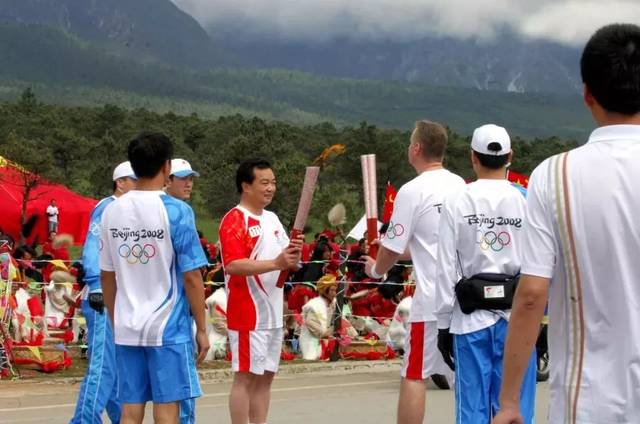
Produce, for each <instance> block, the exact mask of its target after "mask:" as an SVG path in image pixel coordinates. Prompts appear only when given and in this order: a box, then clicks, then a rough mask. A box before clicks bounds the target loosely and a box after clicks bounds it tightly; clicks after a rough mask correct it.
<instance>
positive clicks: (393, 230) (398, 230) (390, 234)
mask: <svg viewBox="0 0 640 424" xmlns="http://www.w3.org/2000/svg"><path fill="white" fill-rule="evenodd" d="M403 234H404V227H403V226H402V224H394V223H393V222H389V228H387V233H386V235H387V238H388V239H389V240H393V239H394V238H396V237H400V236H401V235H403Z"/></svg>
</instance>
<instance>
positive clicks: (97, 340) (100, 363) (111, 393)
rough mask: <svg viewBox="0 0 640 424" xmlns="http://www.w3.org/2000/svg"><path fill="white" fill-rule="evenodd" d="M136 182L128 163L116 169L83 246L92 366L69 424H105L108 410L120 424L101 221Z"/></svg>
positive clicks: (84, 304) (85, 311)
mask: <svg viewBox="0 0 640 424" xmlns="http://www.w3.org/2000/svg"><path fill="white" fill-rule="evenodd" d="M136 181H137V178H136V174H135V173H134V172H133V169H132V168H131V164H130V163H129V162H128V161H127V162H122V163H121V164H120V165H118V166H116V168H115V169H114V170H113V195H111V196H109V197H105V198H104V199H102V200H101V201H100V202H99V203H98V204H97V205H96V207H95V208H94V209H93V212H92V213H91V220H90V222H89V231H88V232H87V238H86V240H85V242H84V246H83V247H82V265H83V267H84V272H85V274H84V281H85V283H86V285H87V286H88V287H87V289H86V290H87V291H86V292H85V293H87V294H86V296H83V299H82V304H81V307H82V314H83V315H84V317H85V318H86V320H87V329H88V331H89V351H88V352H89V366H88V368H87V372H86V373H85V375H84V379H83V380H82V385H81V386H80V393H79V394H78V403H77V405H76V411H75V413H74V415H73V418H71V421H70V424H83V423H94V422H102V411H104V410H105V409H106V410H107V415H108V416H109V418H110V419H111V422H112V423H114V424H117V423H119V422H120V402H119V401H118V397H117V393H118V390H117V386H116V353H115V346H114V345H113V330H112V328H111V323H109V320H108V319H107V315H106V314H105V313H104V301H103V298H102V287H100V221H101V220H102V213H103V212H104V210H105V208H106V207H107V206H108V205H110V204H111V202H113V201H114V200H116V198H118V197H120V196H122V195H123V194H125V193H127V192H128V191H130V190H133V189H134V188H135V187H136Z"/></svg>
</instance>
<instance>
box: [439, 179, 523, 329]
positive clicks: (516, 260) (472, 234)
mask: <svg viewBox="0 0 640 424" xmlns="http://www.w3.org/2000/svg"><path fill="white" fill-rule="evenodd" d="M526 206H527V203H526V199H525V196H524V194H523V192H522V191H521V190H520V189H518V188H516V187H515V186H514V185H513V184H511V183H510V182H509V181H507V180H485V179H482V180H478V181H476V182H473V183H471V184H469V185H467V186H466V187H464V188H463V189H462V190H460V191H459V192H457V193H453V194H452V195H450V196H448V197H447V198H446V199H445V200H444V206H443V209H442V219H441V220H440V242H439V245H438V281H437V283H436V316H437V317H438V328H449V329H450V331H451V333H453V334H468V333H472V332H474V331H478V330H482V329H484V328H487V327H490V326H491V325H493V324H495V323H496V322H497V321H498V320H499V319H500V318H505V319H509V311H485V310H480V309H479V310H476V311H474V312H472V313H471V314H464V313H462V311H461V310H460V306H459V305H458V300H457V299H456V296H455V291H454V288H455V285H456V283H457V282H458V281H459V280H460V278H461V277H462V276H464V277H471V276H473V275H475V274H480V273H492V274H508V275H516V274H518V273H519V272H520V264H521V260H520V251H521V249H522V243H523V227H524V219H525V213H526ZM496 295H500V293H496Z"/></svg>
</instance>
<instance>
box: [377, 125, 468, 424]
mask: <svg viewBox="0 0 640 424" xmlns="http://www.w3.org/2000/svg"><path fill="white" fill-rule="evenodd" d="M446 145H447V131H446V130H445V129H444V128H443V127H442V126H441V125H440V124H438V123H435V122H429V121H418V122H416V127H415V129H414V131H413V133H412V134H411V139H410V142H409V146H408V152H407V156H408V160H409V163H410V164H411V166H412V167H413V168H414V169H415V171H416V173H417V174H418V176H417V177H415V178H414V179H413V180H411V181H409V182H408V183H406V184H405V185H403V186H402V187H401V188H400V190H399V191H398V194H397V196H396V200H395V203H394V205H393V214H392V216H391V221H390V222H389V228H388V230H387V232H386V233H385V234H383V236H382V238H381V248H380V250H379V252H378V257H377V261H373V259H371V258H367V264H366V266H365V270H366V273H367V274H368V275H369V276H370V277H372V278H381V277H382V275H383V274H384V273H385V272H387V271H388V270H389V269H391V267H392V266H393V265H394V264H395V263H396V262H397V261H398V260H400V259H404V258H405V257H407V256H408V255H407V253H408V254H410V258H411V260H412V262H413V266H414V270H415V274H416V292H415V294H414V296H413V304H412V306H411V313H410V315H409V322H410V327H409V331H408V334H407V338H406V341H405V354H404V364H403V367H402V383H401V385H400V398H399V401H398V423H400V424H414V423H416V424H417V423H422V422H423V419H424V410H425V397H426V391H425V390H426V382H427V379H428V378H429V376H431V375H433V374H449V369H448V368H447V366H446V365H445V363H444V361H443V360H442V358H441V356H440V355H439V352H438V349H437V337H438V329H437V320H436V317H435V315H434V309H435V279H436V263H437V257H436V256H437V255H436V254H437V251H438V227H439V224H440V211H441V207H442V200H443V199H444V197H445V196H446V195H447V194H448V193H450V192H452V191H454V190H457V189H460V188H461V187H464V180H463V179H462V178H460V177H459V176H457V175H455V174H453V173H451V172H449V171H447V170H446V169H444V168H443V166H442V160H443V158H444V152H445V149H446Z"/></svg>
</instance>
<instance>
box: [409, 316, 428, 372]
mask: <svg viewBox="0 0 640 424" xmlns="http://www.w3.org/2000/svg"><path fill="white" fill-rule="evenodd" d="M424 324H425V323H424V322H412V323H411V336H410V337H411V340H410V341H409V343H410V347H409V349H410V350H409V361H408V363H407V373H406V378H408V379H410V380H422V361H423V358H424Z"/></svg>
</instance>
